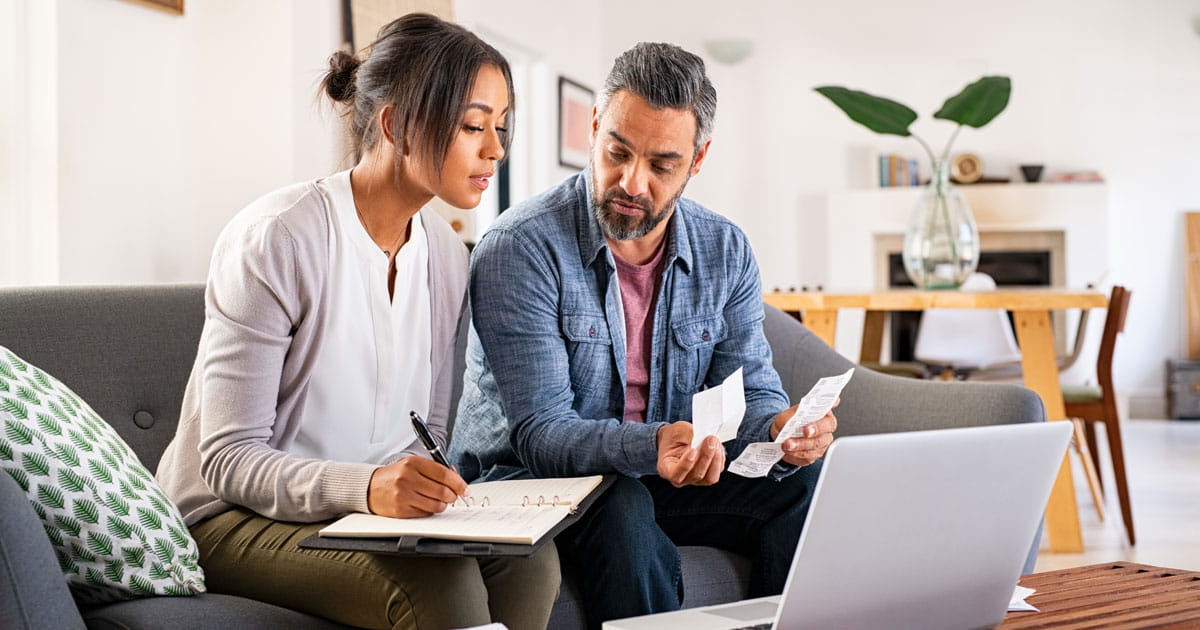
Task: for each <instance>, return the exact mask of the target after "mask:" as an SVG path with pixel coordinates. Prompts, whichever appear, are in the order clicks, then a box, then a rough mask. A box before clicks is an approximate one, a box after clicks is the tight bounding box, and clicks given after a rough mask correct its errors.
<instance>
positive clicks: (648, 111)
mask: <svg viewBox="0 0 1200 630" xmlns="http://www.w3.org/2000/svg"><path fill="white" fill-rule="evenodd" d="M695 139H696V117H695V116H694V115H693V114H692V112H690V111H687V110H682V109H670V108H663V109H654V107H652V106H651V105H650V103H648V102H646V100H645V99H643V98H642V97H640V96H637V95H636V94H633V93H632V92H629V91H628V90H621V91H619V92H617V93H616V94H614V95H613V96H612V98H611V99H609V101H608V105H607V107H606V108H605V110H604V112H603V115H601V113H600V112H596V111H595V110H593V113H592V155H591V169H592V195H593V200H592V206H593V207H592V210H593V212H594V213H595V215H596V220H597V221H599V223H600V227H601V229H603V230H604V235H605V236H607V237H608V238H610V239H612V240H614V241H628V240H634V239H639V238H642V237H644V236H646V235H648V234H651V233H652V232H653V233H654V234H655V235H659V234H661V233H662V232H663V231H665V230H666V223H665V222H666V219H668V218H670V216H671V213H672V212H674V210H675V202H676V200H678V199H679V196H680V195H682V194H683V189H684V187H685V186H687V182H688V180H689V179H691V177H692V176H693V175H695V174H697V173H699V172H700V164H701V162H703V161H704V156H705V155H706V154H707V153H708V144H709V143H708V142H705V143H704V146H703V147H701V149H700V151H699V152H697V151H696V150H695V148H696V147H695Z"/></svg>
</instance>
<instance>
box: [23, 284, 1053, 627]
mask: <svg viewBox="0 0 1200 630" xmlns="http://www.w3.org/2000/svg"><path fill="white" fill-rule="evenodd" d="M203 310H204V304H203V287H202V286H199V285H186V286H161V285H160V286H126V287H52V288H28V289H0V345H3V346H6V347H8V348H9V349H11V350H12V351H13V352H15V353H17V354H18V355H20V356H22V357H24V358H25V359H26V360H28V361H30V362H32V363H33V364H34V365H37V366H39V367H41V368H43V369H45V370H46V371H47V372H49V373H50V374H52V375H54V376H56V377H58V378H59V379H60V380H62V381H63V382H64V383H66V384H67V385H68V386H69V387H71V388H72V389H74V390H75V392H76V393H78V394H79V395H80V396H81V397H82V398H83V399H84V400H86V401H88V402H89V403H90V404H91V406H92V407H93V408H95V410H96V411H97V412H98V413H99V414H100V415H101V416H102V417H103V418H105V419H106V420H107V421H108V422H109V423H111V424H112V425H113V426H114V427H116V429H117V430H118V431H119V432H120V433H121V435H122V436H123V437H124V438H125V440H126V441H128V442H129V444H130V446H131V447H132V448H133V450H134V451H135V452H136V453H137V455H138V457H139V458H140V459H141V460H142V462H144V463H145V464H147V466H148V467H150V468H152V469H153V468H154V467H155V466H156V465H157V463H158V460H159V456H160V454H161V453H162V451H163V449H164V448H165V447H166V445H167V442H168V441H170V439H171V437H172V436H173V435H174V433H175V425H176V422H177V421H178V414H179V408H180V401H181V399H182V397H183V390H184V385H185V383H186V381H187V377H188V373H189V370H190V369H191V366H192V361H193V359H194V357H195V352H196V344H197V342H198V339H199V335H200V329H201V326H202V324H203V319H204V312H203ZM765 328H766V333H767V337H768V339H769V340H770V342H771V347H772V349H773V351H774V361H775V366H776V368H777V369H778V370H779V373H780V376H781V377H782V379H783V382H784V385H785V388H786V389H787V391H788V394H789V395H790V396H791V397H792V398H793V399H798V397H799V396H801V395H803V394H804V393H805V392H806V391H807V390H808V388H809V387H811V385H812V384H813V383H814V382H815V381H816V379H817V378H819V377H821V376H826V375H830V374H834V373H838V372H842V371H844V370H845V369H846V368H847V367H848V366H849V365H850V362H849V361H847V360H846V359H844V358H842V357H841V356H840V355H838V354H837V353H835V352H834V351H833V350H831V349H830V348H829V347H828V346H826V345H825V344H824V343H823V342H821V341H820V340H819V339H817V338H816V337H815V336H813V335H812V334H811V333H809V332H808V331H807V329H805V328H804V327H803V326H801V325H800V324H799V323H798V322H796V321H795V320H794V319H793V318H792V317H790V316H788V315H786V314H783V313H781V312H779V311H777V310H774V309H772V308H770V307H768V308H767V319H766V323H765ZM837 415H838V420H839V426H840V428H839V433H840V434H841V435H854V434H862V433H881V432H891V431H910V430H918V429H933V428H948V427H961V426H967V425H983V424H1007V423H1017V422H1036V421H1041V420H1043V419H1044V417H1045V413H1044V410H1043V407H1042V403H1041V400H1040V399H1039V398H1038V397H1037V396H1036V395H1035V394H1033V393H1032V392H1031V391H1029V390H1026V389H1024V388H1021V387H1016V386H1011V385H996V384H977V383H933V382H924V381H916V380H909V379H903V378H898V377H892V376H886V375H882V374H878V373H875V372H870V371H868V370H859V371H858V373H857V374H856V375H855V377H854V379H853V380H852V381H851V382H850V384H849V385H848V386H847V387H846V389H845V391H844V392H843V396H842V404H841V406H840V407H839V408H838V411H837ZM0 505H3V506H4V507H3V509H2V510H0V620H2V621H0V625H2V626H3V627H5V628H54V629H63V628H82V627H89V628H158V627H162V628H171V629H172V630H184V629H186V628H214V627H216V628H287V629H288V630H300V629H303V628H340V627H343V626H339V625H337V624H333V623H330V622H328V621H325V620H322V619H318V618H315V617H312V616H309V615H306V614H303V613H300V612H296V611H293V610H288V609H284V608H279V607H277V606H272V605H269V604H264V603H261V602H256V601H251V600H248V599H244V598H240V597H233V596H229V595H219V594H212V593H210V594H206V595H202V596H198V597H179V598H174V597H159V598H150V599H141V600H134V601H129V602H122V603H118V604H110V605H106V606H102V607H99V608H91V609H83V610H81V609H79V608H77V606H76V605H75V602H74V601H73V600H72V598H71V595H70V593H69V592H68V591H67V587H66V584H65V581H64V580H63V578H62V575H61V573H60V572H59V569H58V564H57V562H56V561H55V558H54V554H53V552H52V550H51V547H50V545H49V542H48V540H47V539H46V536H45V533H44V532H43V531H42V527H41V525H40V524H39V522H38V520H37V516H36V515H35V514H34V512H33V510H32V509H31V508H30V507H29V505H28V502H27V501H26V500H25V499H24V496H23V495H22V494H21V490H20V488H19V487H18V486H17V485H16V484H15V483H14V482H13V481H12V480H11V479H10V478H9V477H8V475H3V474H0ZM1035 551H1036V547H1035ZM1031 553H1032V552H1031ZM682 556H683V571H684V582H685V592H686V598H685V601H684V604H685V606H698V605H705V604H712V603H719V602H724V601H730V600H734V599H738V598H740V597H743V596H744V594H745V592H746V586H747V579H748V577H747V574H748V570H749V562H748V560H747V559H746V558H744V557H741V556H738V555H736V554H732V553H729V552H725V551H721V550H718V549H714V548H709V547H684V548H683V549H682ZM1031 557H1032V555H1031ZM1027 566H1028V567H1031V565H1027ZM550 626H551V627H552V628H579V627H583V617H582V612H581V609H580V606H579V600H578V594H577V591H576V589H575V587H574V584H573V581H572V579H571V576H565V578H564V583H563V587H562V591H561V593H560V595H559V600H558V603H557V604H556V605H555V608H554V613H553V617H552V619H551V623H550Z"/></svg>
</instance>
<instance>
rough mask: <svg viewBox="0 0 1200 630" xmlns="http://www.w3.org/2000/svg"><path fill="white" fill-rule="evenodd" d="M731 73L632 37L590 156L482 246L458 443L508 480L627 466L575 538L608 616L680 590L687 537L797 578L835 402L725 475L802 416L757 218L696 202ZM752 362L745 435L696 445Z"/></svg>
mask: <svg viewBox="0 0 1200 630" xmlns="http://www.w3.org/2000/svg"><path fill="white" fill-rule="evenodd" d="M715 111H716V90H714V89H713V87H712V84H711V83H710V82H709V80H708V78H707V77H706V76H705V72H704V62H703V61H702V60H701V59H700V58H699V57H697V56H695V55H693V54H691V53H688V52H686V51H684V50H682V49H680V48H678V47H676V46H672V45H668V44H639V45H637V46H636V47H634V48H633V49H631V50H629V51H627V52H625V53H624V54H622V55H621V56H620V57H619V58H618V59H617V60H616V63H615V65H614V67H613V69H612V72H611V73H610V74H609V77H608V79H607V81H606V82H605V86H604V90H603V93H602V94H601V96H600V98H599V101H598V103H597V106H596V107H595V109H594V110H593V115H592V146H591V157H590V162H589V167H588V169H587V170H585V171H584V172H583V173H580V174H578V175H575V176H572V177H570V178H568V179H567V180H566V181H564V182H563V183H562V184H560V185H558V186H557V187H555V188H553V189H551V190H549V191H547V192H545V193H543V194H541V195H539V196H537V197H534V198H533V199H530V200H529V201H527V202H525V203H522V204H520V205H518V206H516V207H515V208H513V209H511V210H509V211H508V212H506V213H505V214H503V215H502V216H501V218H500V219H499V220H498V221H497V222H496V224H495V226H494V227H493V228H492V229H491V230H490V231H489V232H488V233H487V234H486V235H485V236H484V237H483V239H482V240H481V241H480V242H479V244H478V246H477V247H476V248H475V252H474V256H473V259H472V263H471V279H470V296H471V304H472V315H473V331H472V335H471V339H470V342H469V348H468V367H467V373H466V377H465V379H464V392H463V396H462V400H461V402H460V406H459V414H458V424H457V427H456V429H455V432H454V443H453V445H452V449H451V455H452V457H453V458H454V460H455V461H456V462H457V464H458V467H459V470H460V471H461V472H462V474H463V476H464V477H466V478H468V479H471V478H474V477H478V476H485V477H487V478H489V479H496V478H503V477H508V476H514V475H522V474H530V473H532V474H533V475H534V476H538V477H559V476H576V475H585V474H594V473H617V474H618V475H619V477H618V479H617V482H616V483H615V484H614V485H613V486H612V487H611V488H610V489H609V490H608V492H606V493H605V494H604V495H603V496H602V497H601V498H600V499H599V500H598V501H597V503H596V504H595V505H593V507H592V508H591V509H590V510H589V511H588V512H587V514H585V515H584V517H583V518H582V519H581V522H579V523H578V524H576V525H574V526H573V527H572V528H570V529H568V530H566V531H565V532H564V533H563V534H562V535H560V536H559V537H558V538H557V539H556V542H557V544H558V547H559V551H560V554H561V555H562V556H563V558H564V560H565V561H566V562H567V564H568V566H569V567H573V568H574V569H575V575H577V576H578V577H579V578H581V585H582V587H583V591H584V592H583V596H584V608H585V610H586V612H587V615H588V622H589V625H591V626H599V624H600V622H601V621H603V620H605V619H613V618H620V617H627V616H632V615H641V614H647V613H651V612H659V611H664V610H674V609H677V608H679V607H680V603H681V601H682V599H683V592H682V591H683V584H682V579H681V576H680V566H679V553H678V550H677V548H676V545H681V544H682V545H691V544H706V545H714V546H718V547H724V548H727V549H733V550H737V551H741V552H744V553H746V554H748V555H750V556H751V557H752V558H753V559H754V565H755V566H754V571H753V574H752V578H751V580H752V581H751V591H752V592H751V595H752V596H761V595H767V594H774V593H779V592H780V591H781V590H782V588H783V584H784V581H785V580H786V578H787V573H788V568H789V566H790V564H791V558H792V554H793V551H794V549H795V546H796V543H797V540H798V538H799V535H800V530H801V527H802V525H803V521H804V516H805V513H806V512H807V510H808V504H809V501H810V497H811V491H812V488H813V484H814V483H815V482H816V478H817V472H818V469H819V464H817V463H816V462H817V459H818V458H820V457H821V456H822V455H824V453H825V450H826V448H827V447H828V446H829V444H830V443H831V442H832V441H833V431H834V429H835V428H836V425H837V421H836V419H835V418H834V416H833V415H832V414H829V415H827V416H825V417H824V418H822V419H821V420H819V421H818V422H816V423H814V424H812V425H810V426H809V427H807V428H806V430H805V434H804V437H803V438H793V439H790V440H787V441H785V442H784V444H783V449H784V452H785V457H784V460H783V461H782V462H780V463H779V464H777V465H776V466H775V467H774V469H773V470H772V471H771V473H770V474H769V475H768V479H746V478H743V477H739V476H736V475H733V474H731V473H728V472H724V470H725V465H726V463H727V461H732V458H735V457H737V455H739V454H740V453H741V451H742V450H743V449H744V448H745V446H746V445H747V444H749V443H752V442H767V441H770V440H772V439H774V438H775V436H776V435H777V434H778V431H779V430H780V429H781V428H782V426H783V424H784V423H785V422H786V420H787V419H788V418H789V417H790V416H791V415H792V412H793V411H794V409H795V408H794V407H793V408H790V409H789V408H787V407H788V400H787V395H786V394H785V393H784V392H783V390H782V388H781V385H780V381H779V377H778V375H777V374H776V373H775V370H774V369H773V368H772V366H771V352H770V348H769V347H768V345H767V342H766V338H765V337H764V335H763V332H762V319H763V309H762V294H761V288H760V284H759V274H758V267H757V264H756V263H755V260H754V256H753V254H752V252H751V250H750V245H749V242H748V241H747V239H746V237H745V235H744V234H742V232H741V231H740V230H738V228H737V227H735V226H734V225H733V224H732V223H731V222H729V221H728V220H726V219H724V218H723V217H721V216H719V215H717V214H714V213H712V212H710V211H708V210H706V209H704V208H702V207H700V206H699V205H698V204H696V203H694V202H692V201H689V200H687V199H682V198H681V195H682V194H683V189H684V187H685V186H686V185H687V182H688V180H689V179H690V178H691V177H692V176H694V175H696V174H697V173H699V172H700V167H701V165H702V164H703V163H704V158H705V156H707V154H708V149H709V144H710V139H709V136H710V134H711V132H712V123H713V116H714V114H715ZM738 368H742V369H743V373H744V383H745V385H744V387H745V393H746V413H745V416H744V420H743V422H742V425H741V429H740V430H739V432H738V435H737V438H736V439H735V440H732V441H730V442H728V443H727V444H725V445H722V444H721V443H720V442H719V441H718V440H717V438H716V437H715V436H710V437H708V438H706V439H705V440H704V441H703V443H702V444H701V445H700V447H699V448H692V447H691V441H692V424H691V422H690V420H691V402H692V395H693V394H695V393H696V392H698V391H700V390H702V389H704V388H705V387H711V386H713V385H716V384H719V383H721V382H722V381H723V380H724V379H725V378H726V377H727V376H729V375H730V374H732V373H733V372H734V371H735V370H737V369H738Z"/></svg>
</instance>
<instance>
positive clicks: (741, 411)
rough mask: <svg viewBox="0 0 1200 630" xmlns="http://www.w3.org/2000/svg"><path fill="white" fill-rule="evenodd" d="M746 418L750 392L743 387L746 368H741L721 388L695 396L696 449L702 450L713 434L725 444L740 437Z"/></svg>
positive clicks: (693, 436)
mask: <svg viewBox="0 0 1200 630" xmlns="http://www.w3.org/2000/svg"><path fill="white" fill-rule="evenodd" d="M744 415H746V392H745V389H744V388H743V385H742V368H738V369H737V370H735V371H734V372H733V374H730V375H729V376H728V377H726V378H725V380H724V381H722V382H721V384H720V385H717V386H716V387H710V388H708V389H706V390H704V391H702V392H697V393H696V394H695V395H693V396H692V448H698V447H699V446H700V443H701V442H703V441H704V438H706V437H708V436H710V435H715V436H717V439H718V440H720V441H722V442H728V441H729V440H732V439H733V438H735V437H737V431H738V427H740V426H742V416H744Z"/></svg>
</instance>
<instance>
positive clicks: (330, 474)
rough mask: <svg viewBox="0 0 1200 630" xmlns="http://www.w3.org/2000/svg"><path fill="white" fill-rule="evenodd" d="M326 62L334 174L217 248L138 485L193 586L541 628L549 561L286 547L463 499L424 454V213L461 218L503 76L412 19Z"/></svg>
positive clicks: (454, 39)
mask: <svg viewBox="0 0 1200 630" xmlns="http://www.w3.org/2000/svg"><path fill="white" fill-rule="evenodd" d="M369 50H370V52H369V55H367V57H366V59H365V60H363V61H361V62H360V61H359V60H358V59H357V58H355V57H353V56H351V55H348V54H345V53H337V54H335V55H334V56H333V57H332V58H331V59H330V70H329V72H328V74H327V75H326V77H325V80H324V82H323V85H322V87H323V89H324V91H325V92H326V93H327V94H328V95H329V96H330V97H331V98H332V99H333V100H334V101H337V102H339V103H345V104H346V105H347V106H348V113H349V118H350V122H351V128H352V130H353V133H354V137H355V138H356V139H357V144H358V147H357V148H358V152H359V155H361V159H360V160H359V162H358V164H357V165H356V166H354V168H353V169H351V170H349V171H345V172H341V173H337V174H335V175H331V176H329V177H326V178H323V179H319V180H316V181H314V182H308V183H302V184H297V185H294V186H291V187H288V188H284V189H282V190H279V191H276V192H274V193H271V194H269V195H267V196H265V197H263V198H261V199H259V200H257V201H255V202H254V203H252V204H250V205H249V206H248V207H247V208H245V209H244V210H242V212H240V213H239V214H238V215H237V216H236V217H235V218H234V219H233V220H232V221H231V222H230V223H229V225H228V226H226V228H225V229H224V230H223V231H222V233H221V235H220V237H219V238H218V241H217V244H216V247H215V249H214V252H213V258H212V264H211V268H210V271H209V278H208V287H207V291H206V297H205V301H206V309H205V311H206V320H205V325H204V331H203V334H202V336H201V340H200V348H199V353H198V355H197V357H196V363H195V365H194V367H193V370H192V375H191V378H190V380H189V383H188V386H187V392H186V394H185V396H184V403H183V410H182V413H181V420H180V425H179V431H178V433H177V434H176V436H175V438H174V440H173V441H172V443H171V445H170V446H169V447H168V448H167V450H166V452H165V454H164V455H163V459H162V462H161V463H160V465H159V469H158V470H159V473H158V474H159V479H160V481H161V482H162V484H163V486H164V487H165V488H166V489H167V492H168V493H169V494H170V496H171V498H172V499H173V500H174V501H175V502H176V503H177V504H178V505H179V507H180V511H181V512H182V513H183V514H184V518H185V520H186V521H187V522H188V525H189V526H190V527H191V530H192V534H193V535H194V536H195V538H196V542H197V543H198V544H199V547H200V552H201V564H202V566H203V567H204V570H205V572H206V575H207V582H208V586H209V589H210V590H212V591H215V592H224V593H232V594H237V595H243V596H246V597H251V598H254V599H259V600H263V601H267V602H271V603H275V604H279V605H282V606H286V607H288V608H293V609H296V610H302V611H305V612H309V613H312V614H315V615H319V616H322V617H327V618H329V619H333V620H335V621H338V622H341V623H345V624H349V625H353V626H360V627H369V628H392V627H405V628H409V627H420V628H452V627H465V626H472V625H479V624H485V623H488V622H489V621H492V620H495V621H500V622H503V623H505V624H507V625H508V626H509V627H510V628H514V629H516V628H533V627H545V625H546V623H547V620H548V619H549V614H550V608H551V606H552V605H553V602H554V599H555V596H556V594H557V590H558V583H559V574H558V557H557V554H556V552H555V550H554V548H553V545H548V546H547V547H546V548H544V549H543V551H541V552H540V553H539V554H537V555H535V556H533V557H532V558H527V559H497V560H475V559H470V558H444V559H442V558H439V559H429V558H412V557H392V556H377V555H371V554H364V553H349V552H330V551H311V550H302V549H298V548H297V546H296V543H297V542H298V541H300V540H302V539H304V538H306V537H307V536H309V535H311V534H313V533H314V532H316V531H317V530H318V529H320V528H321V527H322V526H323V525H324V524H325V523H323V522H321V521H325V522H327V521H328V520H329V519H331V518H333V517H336V516H338V515H341V514H345V513H348V512H373V513H376V514H383V515H387V516H397V517H408V516H423V515H428V514H432V513H437V512H441V511H442V510H444V509H445V508H446V505H447V504H448V503H451V502H453V501H454V500H455V499H456V498H457V497H458V496H460V495H463V494H464V493H465V492H466V484H465V483H464V482H463V480H462V478H461V477H459V476H458V474H457V473H455V472H454V471H453V470H451V469H449V468H446V467H444V466H441V465H439V464H437V463H435V462H434V461H432V460H431V459H429V458H428V457H427V453H426V451H425V450H424V449H423V448H422V447H421V446H420V444H419V442H417V441H416V440H415V435H414V433H413V429H412V425H411V423H410V421H409V416H408V414H409V411H410V410H415V411H417V412H418V413H419V414H420V415H421V416H422V417H424V418H427V419H428V420H429V426H430V428H431V429H432V431H433V433H434V435H435V437H436V438H437V439H439V440H440V441H441V443H442V444H445V443H446V437H447V436H446V425H447V416H448V407H449V403H450V400H449V399H450V386H451V383H450V379H451V377H452V374H453V367H452V364H453V360H452V356H453V352H454V347H455V340H456V338H457V336H458V335H459V334H461V333H462V330H463V325H464V323H465V320H466V315H465V313H466V311H465V299H464V297H465V285H466V272H467V269H466V265H467V255H466V249H465V248H464V247H463V245H462V243H461V242H460V241H459V240H458V239H457V237H456V236H455V235H454V233H453V231H452V230H451V229H450V228H449V226H448V225H447V224H446V223H445V221H443V220H442V219H441V218H440V217H438V215H437V214H436V213H434V212H433V211H431V210H422V207H423V206H424V205H425V204H426V203H427V202H429V201H430V200H431V199H432V198H433V197H434V196H437V197H440V198H441V199H443V200H445V201H446V202H448V203H450V204H452V205H454V206H457V207H460V208H471V207H474V206H476V205H477V204H478V203H479V200H480V196H481V195H482V192H483V190H484V189H486V187H487V185H488V179H489V178H490V177H491V176H492V175H493V174H494V173H495V168H496V164H497V163H498V162H499V160H500V159H501V158H502V157H503V156H504V154H505V151H506V149H507V147H508V129H507V125H510V124H511V121H512V114H511V112H510V106H511V104H512V97H513V94H512V81H511V76H510V73H509V68H508V64H507V62H506V61H505V59H504V58H503V57H502V56H501V55H500V53H499V52H497V51H496V50H495V49H494V48H492V47H491V46H489V45H487V44H485V43H484V42H483V41H481V40H480V39H479V38H477V37H476V36H474V35H473V34H471V33H470V32H468V31H466V30H465V29H463V28H461V27H459V26H456V25H454V24H450V23H447V22H444V21H442V20H439V19H437V18H435V17H433V16H430V15H424V14H414V15H408V16H405V17H403V18H400V19H399V20H396V21H395V22H392V23H391V24H389V25H387V26H385V27H384V28H383V30H382V31H380V36H379V39H378V40H377V41H376V42H375V43H374V44H372V45H371V46H370V48H369Z"/></svg>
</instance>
